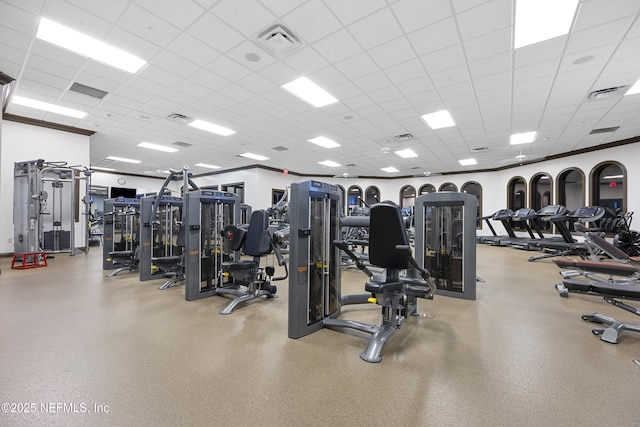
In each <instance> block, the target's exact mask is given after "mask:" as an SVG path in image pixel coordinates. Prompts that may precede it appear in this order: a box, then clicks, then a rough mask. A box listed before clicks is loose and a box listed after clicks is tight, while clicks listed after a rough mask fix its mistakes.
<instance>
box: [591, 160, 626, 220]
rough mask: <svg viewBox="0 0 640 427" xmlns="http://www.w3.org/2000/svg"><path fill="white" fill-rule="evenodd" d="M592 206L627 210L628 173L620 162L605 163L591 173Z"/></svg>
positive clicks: (597, 166)
mask: <svg viewBox="0 0 640 427" xmlns="http://www.w3.org/2000/svg"><path fill="white" fill-rule="evenodd" d="M589 181H590V183H591V204H592V205H597V206H602V207H605V208H610V209H613V210H616V209H622V210H623V211H626V209H627V185H626V183H627V171H626V169H625V168H624V166H622V165H621V164H620V163H618V162H613V161H611V162H603V163H600V164H599V165H596V166H595V167H594V168H593V170H592V171H591V178H590V180H589Z"/></svg>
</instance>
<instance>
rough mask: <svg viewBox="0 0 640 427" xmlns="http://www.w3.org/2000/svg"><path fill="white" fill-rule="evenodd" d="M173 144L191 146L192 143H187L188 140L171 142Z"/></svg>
mask: <svg viewBox="0 0 640 427" xmlns="http://www.w3.org/2000/svg"><path fill="white" fill-rule="evenodd" d="M173 145H177V146H178V147H184V148H187V147H191V146H192V145H193V144H189V143H188V142H182V141H176V142H174V143H173Z"/></svg>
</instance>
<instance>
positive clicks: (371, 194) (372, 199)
mask: <svg viewBox="0 0 640 427" xmlns="http://www.w3.org/2000/svg"><path fill="white" fill-rule="evenodd" d="M364 201H365V202H366V203H367V205H369V206H372V205H374V204H376V203H378V202H379V201H380V189H379V188H378V187H376V186H374V185H372V186H370V187H367V189H366V190H365V191H364Z"/></svg>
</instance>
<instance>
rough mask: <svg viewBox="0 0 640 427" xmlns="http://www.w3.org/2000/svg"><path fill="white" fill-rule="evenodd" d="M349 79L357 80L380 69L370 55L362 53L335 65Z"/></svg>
mask: <svg viewBox="0 0 640 427" xmlns="http://www.w3.org/2000/svg"><path fill="white" fill-rule="evenodd" d="M335 66H336V68H337V69H338V70H340V71H341V72H342V73H344V75H345V76H347V78H350V79H356V78H358V77H361V76H364V75H366V74H369V73H371V72H372V71H375V70H377V69H378V67H377V66H376V64H375V63H374V62H373V61H372V60H371V59H370V58H369V56H368V55H366V54H364V53H361V54H359V55H356V56H354V57H351V58H349V59H347V60H344V61H342V62H339V63H338V64H336V65H335Z"/></svg>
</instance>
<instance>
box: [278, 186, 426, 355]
mask: <svg viewBox="0 0 640 427" xmlns="http://www.w3.org/2000/svg"><path fill="white" fill-rule="evenodd" d="M289 203H290V224H291V229H292V230H296V232H294V233H291V235H290V242H289V243H290V262H291V266H292V271H293V272H294V273H293V274H291V276H290V277H289V322H288V331H289V337H290V338H294V339H297V338H301V337H303V336H305V335H308V334H311V333H313V332H315V331H317V330H319V329H321V328H324V327H329V328H350V329H355V330H358V331H361V332H365V333H368V334H370V335H371V338H370V339H369V342H368V345H367V348H366V349H365V351H363V352H362V353H361V354H360V357H361V358H362V359H363V360H365V361H367V362H379V361H381V360H382V358H381V357H380V353H381V351H382V346H383V345H384V343H385V341H386V339H387V338H388V337H389V336H390V335H391V334H392V333H393V332H394V331H395V330H396V329H398V328H399V327H400V326H401V325H402V324H403V323H404V321H405V320H406V319H407V318H408V317H409V316H412V315H413V316H417V315H418V311H417V298H427V299H431V298H432V297H433V293H434V292H435V287H434V286H433V284H432V283H430V281H429V280H428V272H427V271H426V270H424V269H423V268H421V267H419V266H418V264H417V261H416V260H415V259H414V258H413V256H412V255H411V249H410V246H409V240H408V235H407V230H406V223H405V220H404V219H403V217H402V214H401V211H400V208H399V207H398V206H397V205H395V204H394V203H391V202H381V203H376V204H375V205H374V206H372V207H371V210H370V216H369V217H361V218H362V222H361V223H359V224H358V225H359V226H367V227H368V228H369V259H368V260H369V264H370V265H372V266H373V267H377V268H381V269H382V272H381V273H379V274H374V273H373V272H372V271H371V270H370V269H369V268H368V267H367V266H366V265H365V263H364V261H363V260H362V259H360V258H359V257H358V256H357V255H356V254H355V253H353V252H352V251H351V250H350V248H349V245H348V244H347V243H346V242H345V241H342V240H338V239H339V238H340V227H341V221H340V206H341V192H340V190H339V188H338V187H337V186H336V185H333V184H327V183H322V182H318V181H303V182H299V183H294V184H292V185H291V199H290V201H289ZM366 220H368V223H367V221H366ZM354 225H355V224H354ZM340 251H343V252H345V253H346V254H347V255H348V256H349V257H350V258H351V259H353V260H354V262H355V263H356V265H357V267H358V268H359V269H360V270H362V271H363V272H364V273H365V274H366V275H367V276H368V277H369V280H368V281H367V282H366V284H365V291H367V292H369V293H368V294H359V295H342V290H341V282H340V280H341V253H340ZM365 303H375V304H377V305H379V306H381V310H382V324H381V325H380V326H375V325H370V324H366V323H363V322H359V321H355V320H343V319H338V316H339V315H340V312H341V308H342V306H344V305H348V304H365Z"/></svg>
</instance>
